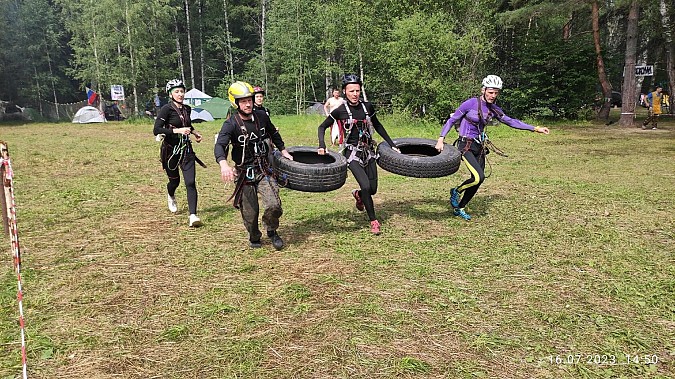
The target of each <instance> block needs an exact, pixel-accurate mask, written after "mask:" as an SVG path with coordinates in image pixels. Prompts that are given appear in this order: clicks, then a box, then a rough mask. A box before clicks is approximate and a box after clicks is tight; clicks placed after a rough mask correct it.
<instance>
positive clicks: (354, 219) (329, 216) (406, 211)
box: [281, 192, 506, 244]
mask: <svg viewBox="0 0 675 379" xmlns="http://www.w3.org/2000/svg"><path fill="white" fill-rule="evenodd" d="M376 196H377V195H376ZM505 197H506V196H504V195H483V196H481V195H480V192H479V194H478V195H477V196H476V197H474V198H473V199H472V200H471V203H470V212H471V214H472V215H475V216H479V217H480V216H486V215H487V214H488V212H489V209H490V207H491V204H492V203H493V202H497V201H500V200H501V199H504V198H505ZM350 205H351V202H350V203H349V204H341V205H340V207H341V209H339V210H332V211H327V212H324V213H321V214H312V215H310V216H309V217H306V218H300V219H299V220H298V221H296V222H294V223H293V225H292V226H291V227H287V228H285V229H286V230H285V231H284V234H285V235H287V236H288V237H289V240H292V241H293V243H295V244H298V243H303V242H305V241H306V240H307V239H308V238H309V237H310V236H311V235H323V234H326V235H328V234H344V233H347V234H349V233H358V232H359V231H367V230H369V228H370V225H369V221H368V215H367V214H366V213H365V212H358V211H356V210H355V209H354V208H353V207H350ZM284 212H285V213H286V214H289V212H293V210H292V209H287V208H285V209H284ZM375 214H376V215H377V218H378V220H379V221H380V222H383V223H384V222H389V223H391V222H399V223H402V224H408V223H410V222H411V220H412V222H421V221H439V222H442V221H444V220H447V219H449V218H453V217H454V215H453V214H452V207H451V206H450V203H449V200H448V199H444V198H438V197H432V196H422V197H417V198H409V199H405V200H395V199H388V200H384V201H383V202H380V203H379V204H376V206H375ZM391 219H396V221H391ZM281 224H282V225H281V228H284V221H283V219H282V223H281ZM287 225H288V224H287ZM403 227H405V225H404V226H403Z"/></svg>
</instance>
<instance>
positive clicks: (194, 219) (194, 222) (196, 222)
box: [188, 213, 202, 228]
mask: <svg viewBox="0 0 675 379" xmlns="http://www.w3.org/2000/svg"><path fill="white" fill-rule="evenodd" d="M189 220H190V221H189V222H188V225H189V226H192V227H195V228H197V227H200V226H202V220H200V219H199V216H197V215H196V214H194V213H193V214H191V215H190V218H189Z"/></svg>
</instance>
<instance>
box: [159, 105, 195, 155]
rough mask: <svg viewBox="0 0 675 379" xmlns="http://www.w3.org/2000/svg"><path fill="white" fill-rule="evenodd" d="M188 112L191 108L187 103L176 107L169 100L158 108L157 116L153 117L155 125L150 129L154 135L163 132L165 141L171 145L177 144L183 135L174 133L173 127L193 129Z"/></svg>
mask: <svg viewBox="0 0 675 379" xmlns="http://www.w3.org/2000/svg"><path fill="white" fill-rule="evenodd" d="M179 112H180V113H179ZM190 112H191V108H190V107H189V106H188V105H183V107H182V108H178V107H176V106H175V105H173V104H172V103H171V102H169V104H166V105H164V106H163V107H162V108H161V109H160V110H159V113H158V114H157V118H156V119H155V127H154V128H153V129H152V132H153V133H154V135H158V134H164V135H165V137H164V142H165V143H167V144H169V145H171V146H175V145H178V143H179V142H180V140H181V138H183V136H182V135H180V134H175V133H174V132H173V129H175V128H190V130H194V127H192V120H190ZM188 140H189V139H188Z"/></svg>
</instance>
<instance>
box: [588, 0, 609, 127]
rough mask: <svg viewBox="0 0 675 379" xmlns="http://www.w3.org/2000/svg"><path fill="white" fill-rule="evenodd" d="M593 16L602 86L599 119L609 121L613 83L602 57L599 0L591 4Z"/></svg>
mask: <svg viewBox="0 0 675 379" xmlns="http://www.w3.org/2000/svg"><path fill="white" fill-rule="evenodd" d="M591 18H592V21H593V44H594V45H595V55H596V60H597V63H598V80H599V81H600V86H601V87H602V97H603V101H602V106H601V107H600V111H599V112H598V117H597V118H598V120H604V121H607V120H608V119H609V108H610V102H611V100H612V85H611V84H610V83H609V80H607V74H606V73H605V62H604V60H603V59H602V49H601V46H600V22H599V18H600V12H599V10H598V1H597V0H594V1H593V4H592V5H591Z"/></svg>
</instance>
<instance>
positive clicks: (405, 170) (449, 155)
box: [377, 138, 462, 178]
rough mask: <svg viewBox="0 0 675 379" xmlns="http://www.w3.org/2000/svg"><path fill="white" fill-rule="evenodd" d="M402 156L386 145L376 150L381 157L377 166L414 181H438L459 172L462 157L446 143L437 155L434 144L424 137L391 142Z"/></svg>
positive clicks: (382, 144)
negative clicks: (436, 179)
mask: <svg viewBox="0 0 675 379" xmlns="http://www.w3.org/2000/svg"><path fill="white" fill-rule="evenodd" d="M394 143H395V144H396V146H397V147H398V148H399V149H400V150H401V153H400V154H399V153H397V152H396V151H394V150H393V149H392V148H391V146H389V144H388V143H387V142H382V143H380V144H379V146H378V147H377V152H378V153H379V155H380V157H379V158H378V160H377V164H378V165H379V166H380V167H381V168H382V169H384V170H386V171H389V172H391V173H394V174H398V175H402V176H410V177H414V178H440V177H442V176H448V175H452V174H454V173H455V172H457V170H459V164H460V162H461V158H462V155H461V154H460V152H459V150H457V148H456V147H454V146H452V145H448V144H445V147H444V148H443V151H441V152H440V153H439V152H438V151H437V150H436V141H434V140H430V139H424V138H398V139H395V140H394Z"/></svg>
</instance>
